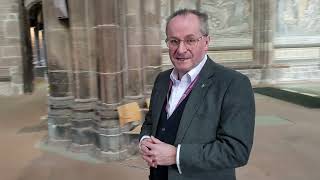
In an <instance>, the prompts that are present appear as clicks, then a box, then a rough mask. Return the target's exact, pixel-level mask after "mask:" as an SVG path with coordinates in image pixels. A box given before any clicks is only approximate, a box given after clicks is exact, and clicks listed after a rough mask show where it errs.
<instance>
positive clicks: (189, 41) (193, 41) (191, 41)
mask: <svg viewBox="0 0 320 180" xmlns="http://www.w3.org/2000/svg"><path fill="white" fill-rule="evenodd" d="M185 42H186V43H188V44H193V43H195V42H196V40H195V39H186V40H185Z"/></svg>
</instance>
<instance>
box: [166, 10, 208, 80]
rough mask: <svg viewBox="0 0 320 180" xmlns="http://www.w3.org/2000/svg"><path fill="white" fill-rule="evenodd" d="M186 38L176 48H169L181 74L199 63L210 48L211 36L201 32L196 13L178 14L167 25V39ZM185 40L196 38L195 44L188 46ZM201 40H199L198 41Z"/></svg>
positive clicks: (173, 61)
mask: <svg viewBox="0 0 320 180" xmlns="http://www.w3.org/2000/svg"><path fill="white" fill-rule="evenodd" d="M172 39H174V40H178V41H179V40H184V41H181V42H180V44H178V46H177V47H176V48H169V56H170V59H171V62H172V64H173V65H174V67H175V68H176V70H177V71H178V73H179V75H184V74H185V73H187V72H188V71H190V70H191V69H192V68H193V67H195V66H196V65H198V64H199V63H200V62H201V60H202V58H203V57H204V55H205V54H206V52H207V50H208V45H209V37H207V36H203V35H202V34H201V32H200V21H199V19H198V17H197V16H196V15H193V14H188V15H186V16H176V17H174V18H173V19H171V21H170V22H169V24H168V26H167V40H172ZM185 40H196V43H195V45H194V46H188V45H187V46H186V43H185ZM198 40H199V41H198Z"/></svg>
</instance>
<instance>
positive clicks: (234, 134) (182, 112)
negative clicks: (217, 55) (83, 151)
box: [139, 9, 255, 180]
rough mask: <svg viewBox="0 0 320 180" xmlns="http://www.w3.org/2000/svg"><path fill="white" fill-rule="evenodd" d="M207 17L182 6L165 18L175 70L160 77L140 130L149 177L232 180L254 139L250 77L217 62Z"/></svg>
mask: <svg viewBox="0 0 320 180" xmlns="http://www.w3.org/2000/svg"><path fill="white" fill-rule="evenodd" d="M207 21H208V16H207V15H206V14H204V13H201V12H199V11H196V10H189V9H182V10H178V11H177V12H175V13H174V14H172V15H171V16H170V17H169V18H168V20H167V26H166V34H167V39H166V42H167V45H168V48H169V55H170V59H171V62H172V64H173V65H174V68H173V69H170V70H167V71H164V72H161V73H160V74H159V75H158V77H157V78H156V81H155V84H154V87H153V91H152V94H151V101H150V107H149V112H148V113H147V114H146V119H145V122H144V123H143V126H142V130H141V133H140V138H141V139H140V144H139V147H140V152H141V154H142V158H143V159H144V160H145V161H146V162H147V163H148V165H149V166H150V177H149V179H151V180H158V179H159V180H166V179H169V180H179V179H181V180H189V179H193V180H209V179H214V180H234V179H236V177H235V168H236V167H239V166H243V165H245V164H246V163H247V161H248V158H249V154H250V150H251V147H252V143H253V134H254V118H255V105H254V96H253V92H252V88H251V84H250V81H249V80H248V78H247V77H246V76H244V75H242V74H240V73H238V72H236V71H233V70H231V69H227V68H225V67H222V66H220V65H218V64H216V63H214V62H213V61H212V60H211V59H210V58H209V57H208V56H207V54H206V53H207V50H208V46H209V41H210V37H209V36H208V23H207Z"/></svg>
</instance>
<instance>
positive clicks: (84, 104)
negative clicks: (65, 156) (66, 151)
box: [70, 99, 97, 152]
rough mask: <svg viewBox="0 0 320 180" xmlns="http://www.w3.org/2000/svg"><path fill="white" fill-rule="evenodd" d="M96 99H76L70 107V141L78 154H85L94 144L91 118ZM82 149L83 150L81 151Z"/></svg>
mask: <svg viewBox="0 0 320 180" xmlns="http://www.w3.org/2000/svg"><path fill="white" fill-rule="evenodd" d="M96 101H97V99H76V100H75V101H74V103H73V105H72V119H71V126H72V127H71V129H70V134H71V141H72V147H75V148H74V149H75V150H76V151H79V152H82V151H83V152H87V151H88V149H90V147H92V146H93V144H94V132H93V131H92V127H93V118H94V109H95V107H96ZM82 148H83V150H81V149H82Z"/></svg>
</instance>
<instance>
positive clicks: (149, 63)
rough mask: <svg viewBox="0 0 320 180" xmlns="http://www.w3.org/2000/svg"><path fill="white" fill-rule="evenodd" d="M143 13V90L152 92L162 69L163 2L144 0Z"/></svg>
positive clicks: (148, 93) (147, 93) (147, 92)
mask: <svg viewBox="0 0 320 180" xmlns="http://www.w3.org/2000/svg"><path fill="white" fill-rule="evenodd" d="M142 7H143V10H142V12H143V14H142V24H143V53H142V64H143V92H144V94H145V95H146V96H149V95H150V94H151V90H152V87H153V83H154V80H155V78H156V76H157V75H158V73H159V72H160V71H161V50H162V48H161V30H160V27H161V16H160V7H161V2H160V1H158V0H142Z"/></svg>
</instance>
